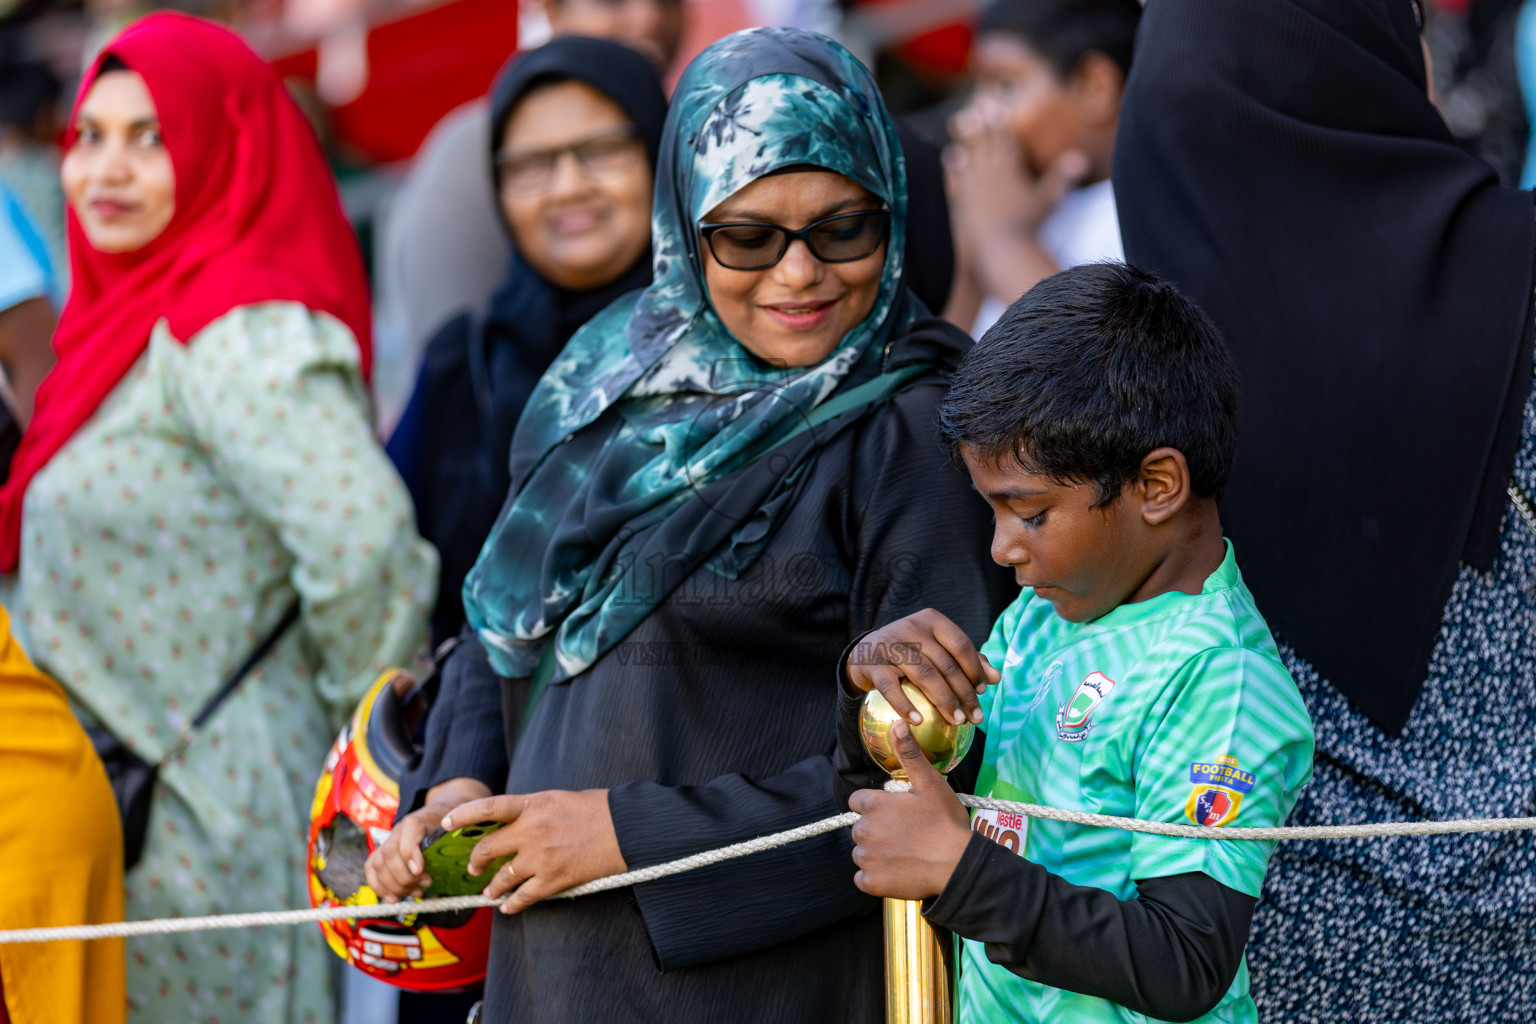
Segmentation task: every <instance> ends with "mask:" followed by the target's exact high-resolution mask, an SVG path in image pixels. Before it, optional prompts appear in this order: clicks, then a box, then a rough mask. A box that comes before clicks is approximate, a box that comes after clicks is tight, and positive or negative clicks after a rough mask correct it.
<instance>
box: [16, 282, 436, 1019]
mask: <svg viewBox="0 0 1536 1024" xmlns="http://www.w3.org/2000/svg"><path fill="white" fill-rule="evenodd" d="M436 583H437V558H436V554H435V552H434V551H433V550H432V549H431V547H430V546H428V545H427V543H426V542H425V541H423V540H421V538H420V537H419V536H418V534H417V532H416V525H415V519H414V517H413V514H412V511H411V503H410V499H409V497H408V495H407V494H406V491H405V488H404V486H403V485H402V484H401V482H400V480H399V478H398V477H397V476H396V475H395V472H394V470H393V468H392V467H391V466H390V464H389V462H388V460H387V459H386V458H385V456H384V454H383V452H382V450H381V449H380V448H379V446H378V444H377V443H376V442H375V440H374V438H373V436H372V433H371V431H370V429H369V423H368V415H367V399H366V392H365V390H364V386H363V383H362V380H361V378H360V375H359V373H358V360H357V346H356V344H355V342H354V341H353V339H352V336H351V334H350V333H349V332H348V331H347V329H346V328H345V327H344V326H342V325H341V323H340V322H338V321H337V320H335V319H333V318H331V317H330V316H328V315H325V314H315V313H312V312H310V311H309V310H308V309H306V308H305V307H303V306H301V305H298V304H296V303H276V302H274V303H264V304H260V305H252V306H245V307H241V308H238V309H235V310H232V311H231V312H229V313H227V314H226V315H224V316H223V317H221V318H220V319H218V320H216V321H214V322H213V323H212V324H210V325H209V326H208V327H207V328H205V329H204V330H203V331H202V332H201V333H200V334H199V335H198V336H197V337H196V338H195V339H194V340H193V342H192V343H191V344H188V345H182V344H180V343H179V342H178V341H176V339H174V338H172V337H171V335H170V334H169V332H168V330H167V329H166V325H165V322H164V321H161V322H160V323H159V324H157V325H156V327H155V329H154V332H153V334H152V335H151V338H150V343H149V347H148V349H147V351H146V352H145V354H144V355H143V356H142V357H141V358H140V360H139V362H138V363H137V364H135V366H134V367H133V369H132V370H130V371H129V373H128V375H127V376H126V377H124V378H123V380H122V381H121V382H120V383H119V384H118V386H117V388H116V389H115V390H114V391H113V392H112V393H111V395H109V396H108V398H107V399H106V401H104V402H103V403H102V405H101V407H100V409H99V410H98V411H97V412H96V415H95V416H94V417H93V418H92V419H91V420H90V421H89V422H88V423H86V425H85V426H84V427H82V428H81V430H80V431H79V433H77V434H76V435H75V436H74V438H72V439H71V440H70V442H69V443H68V444H67V445H66V446H65V447H64V448H63V449H62V450H61V451H60V452H59V454H58V455H57V456H56V457H55V458H54V459H53V461H52V462H50V463H49V464H48V466H47V467H46V468H44V469H43V471H42V472H40V473H39V474H38V475H37V477H36V478H35V479H34V480H33V482H32V485H31V487H30V488H29V489H28V491H27V496H26V505H25V516H24V523H23V539H22V554H21V570H20V588H19V595H18V597H19V602H20V605H21V616H20V617H21V620H22V623H23V632H24V635H25V636H26V638H27V647H28V651H29V653H30V654H31V655H32V656H33V658H34V659H35V660H36V662H37V663H38V665H39V667H41V668H43V669H44V670H45V671H46V672H48V673H49V674H50V675H52V676H53V677H54V678H56V679H57V680H58V681H59V682H60V683H61V684H63V686H64V687H65V688H66V689H67V690H68V691H69V693H70V696H71V697H72V698H73V700H74V701H75V702H76V704H77V705H78V706H79V708H80V709H81V712H82V715H83V716H86V717H92V718H95V719H96V720H98V721H101V722H103V723H105V724H107V725H109V726H110V727H111V728H112V729H113V730H114V731H115V732H117V734H118V735H120V736H122V737H123V738H124V739H125V740H127V741H128V742H129V743H130V744H131V745H132V746H133V747H134V749H135V750H137V751H138V752H139V754H140V755H141V756H143V757H144V758H145V759H146V760H148V761H156V760H158V759H159V758H160V757H161V756H162V755H163V753H164V752H165V750H166V749H167V747H168V746H169V745H170V744H171V743H172V742H173V741H174V739H175V737H176V735H177V734H178V732H179V731H180V730H181V728H182V727H183V726H185V725H186V724H187V722H188V721H189V720H190V718H191V716H192V715H194V714H195V713H196V711H197V709H198V708H199V706H200V705H201V704H202V702H203V701H204V699H205V698H206V696H207V695H208V694H209V693H211V692H212V691H213V690H214V689H215V688H216V687H217V686H218V684H219V682H220V680H222V679H223V678H225V677H226V676H227V675H228V674H229V673H230V672H231V671H232V670H233V668H234V667H235V666H236V665H238V664H239V663H240V662H241V661H242V660H244V658H245V657H246V655H247V654H248V653H249V652H250V650H251V649H252V648H253V647H254V646H255V645H256V643H257V641H258V640H259V639H260V638H261V637H262V636H263V635H264V634H265V633H266V632H267V631H268V630H269V629H270V627H271V626H272V624H273V623H275V622H276V621H277V620H278V618H279V617H280V616H281V615H282V613H283V611H284V609H285V608H286V606H287V605H288V604H289V602H290V601H291V600H292V598H293V595H294V593H295V592H297V593H298V595H299V596H300V597H301V598H302V599H303V617H302V619H301V620H300V627H299V628H295V629H293V630H291V631H290V632H289V633H288V635H287V636H286V637H285V638H284V639H283V641H282V642H281V644H279V646H278V647H277V648H276V649H275V650H274V651H273V652H272V654H270V655H269V656H268V657H267V659H266V660H265V661H264V662H263V664H262V665H261V667H260V669H259V670H258V671H256V672H254V673H252V675H251V676H250V677H248V679H247V681H246V683H245V684H244V686H243V687H242V688H241V690H240V691H239V692H238V693H237V694H236V695H235V696H234V697H233V698H231V699H230V701H229V702H228V703H227V704H225V705H224V707H223V708H222V709H220V711H219V713H218V715H217V716H216V717H215V718H214V719H213V720H212V721H211V722H210V723H209V725H208V726H207V727H206V729H205V730H204V731H203V732H201V733H200V734H199V736H198V738H197V739H196V740H195V741H194V742H193V744H192V746H191V747H190V748H189V749H188V750H187V752H186V753H185V755H184V756H183V757H182V758H181V759H179V760H178V761H177V762H175V763H174V764H172V765H171V766H170V767H169V768H168V770H166V771H164V772H163V773H161V776H160V785H159V786H157V788H156V791H155V796H154V802H153V809H152V811H151V818H150V832H149V839H148V842H147V845H146V848H145V853H144V858H143V860H142V861H141V862H140V863H139V864H138V866H137V867H136V868H134V870H132V871H131V872H130V873H129V874H128V877H127V916H128V918H129V919H130V920H137V919H144V918H152V917H166V916H173V915H179V916H187V915H198V914H220V913H229V912H238V911H248V910H267V909H277V908H287V907H303V906H307V896H306V890H305V839H306V829H307V826H308V809H309V801H310V796H311V794H312V792H313V787H314V782H315V778H316V776H317V774H318V772H319V770H320V766H321V762H322V761H323V759H324V757H325V752H326V748H327V745H328V744H329V742H330V741H331V739H332V738H333V737H334V735H335V732H336V730H337V729H338V728H339V727H340V724H341V722H342V721H343V719H344V717H345V716H346V715H347V714H348V712H349V711H350V710H351V708H352V706H353V704H354V702H355V701H356V700H357V699H358V698H359V697H360V696H361V695H362V693H363V692H364V690H365V689H366V688H367V686H368V684H369V683H370V682H371V681H372V679H373V678H374V677H375V675H376V674H377V673H378V672H379V671H380V670H381V669H383V668H384V667H385V666H388V665H392V664H407V663H408V662H407V660H406V659H409V658H410V657H411V656H412V655H413V654H414V653H416V651H417V650H418V648H419V646H420V645H421V644H422V643H423V642H424V639H425V623H426V613H427V611H428V609H430V607H431V604H432V600H433V597H434V595H435V588H436ZM337 963H338V961H336V960H335V958H334V957H333V956H332V955H331V954H330V953H329V952H328V951H327V950H326V948H325V946H324V944H323V942H322V941H321V938H320V933H319V931H318V929H316V928H314V927H300V928H265V929H258V930H251V931H216V932H204V933H191V934H185V935H172V936H165V937H157V938H139V939H130V940H129V941H128V992H129V1001H130V1007H131V1009H130V1015H129V1020H130V1021H131V1022H134V1024H188V1022H193V1021H198V1022H204V1021H206V1022H218V1024H237V1022H252V1024H255V1022H261V1024H287V1022H293V1024H297V1022H306V1024H308V1022H315V1024H325V1022H329V1021H331V1020H332V1019H333V1018H334V1016H335V1010H334V1004H335V998H334V992H333V988H334V985H333V978H334V975H335V972H336V968H337Z"/></svg>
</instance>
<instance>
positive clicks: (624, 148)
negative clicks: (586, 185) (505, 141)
mask: <svg viewBox="0 0 1536 1024" xmlns="http://www.w3.org/2000/svg"><path fill="white" fill-rule="evenodd" d="M639 152H640V136H639V133H638V132H636V131H635V129H634V128H633V127H629V128H620V129H617V130H613V131H605V132H600V133H598V134H595V135H589V136H587V137H586V138H584V139H578V140H576V141H575V142H572V143H570V144H569V145H565V146H551V147H550V148H549V149H531V150H524V151H523V152H521V153H519V152H516V151H515V150H514V151H510V152H509V151H507V150H502V151H501V152H499V153H497V154H496V174H497V177H498V179H499V180H500V182H501V190H502V191H503V192H510V193H513V194H514V195H535V194H537V193H539V192H543V191H546V190H547V189H548V188H549V187H550V186H551V185H553V184H554V183H555V169H556V168H557V167H559V166H560V159H561V158H562V157H564V156H565V154H567V153H569V154H570V155H571V157H572V158H573V159H574V160H575V161H576V168H577V170H579V171H580V172H581V173H582V174H583V175H584V176H585V177H586V178H587V179H588V180H596V179H601V178H617V177H618V176H619V175H621V174H623V173H625V172H626V171H629V170H630V169H632V168H633V167H634V165H635V157H636V156H638V155H639Z"/></svg>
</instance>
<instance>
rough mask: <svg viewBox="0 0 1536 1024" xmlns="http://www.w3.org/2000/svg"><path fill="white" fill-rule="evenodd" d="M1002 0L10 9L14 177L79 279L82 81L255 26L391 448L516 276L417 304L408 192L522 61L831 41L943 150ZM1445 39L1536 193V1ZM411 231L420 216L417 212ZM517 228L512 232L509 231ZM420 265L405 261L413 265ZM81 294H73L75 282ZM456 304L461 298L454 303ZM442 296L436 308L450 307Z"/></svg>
mask: <svg viewBox="0 0 1536 1024" xmlns="http://www.w3.org/2000/svg"><path fill="white" fill-rule="evenodd" d="M983 6H984V4H983V2H982V0H521V2H516V0H447V2H441V0H183V2H182V3H179V4H148V3H143V2H140V0H0V180H3V181H4V182H5V183H6V184H7V185H9V186H10V187H11V189H12V190H13V191H14V193H15V194H16V196H17V197H18V198H19V200H20V202H21V204H22V205H23V207H24V208H25V209H26V210H27V212H28V213H29V214H30V215H31V217H32V219H33V221H34V222H35V223H36V224H37V225H38V226H39V228H40V229H41V231H42V233H43V235H44V241H45V242H46V245H47V248H48V253H49V255H50V257H51V258H52V262H53V266H54V267H55V268H56V271H57V272H58V274H59V275H60V277H61V278H63V277H65V276H67V268H68V261H67V259H66V258H65V253H64V200H63V196H62V193H61V191H60V188H59V184H58V163H59V159H60V152H59V148H58V142H59V139H60V137H61V134H62V131H63V125H64V121H65V119H66V117H67V116H68V110H69V103H70V101H71V99H72V98H73V96H74V94H75V88H76V85H77V84H78V81H79V76H80V73H81V71H82V69H83V68H85V67H86V66H87V65H88V63H89V61H90V59H91V57H92V56H94V54H95V52H96V50H97V49H98V48H99V46H100V45H101V44H103V43H105V42H106V41H107V40H108V39H109V38H110V37H111V36H112V35H113V33H115V32H116V31H118V30H119V29H120V28H122V27H123V26H124V25H125V24H127V23H128V22H129V21H131V20H132V19H133V18H135V17H136V16H138V15H141V14H144V13H147V12H148V11H150V10H154V9H167V8H171V9H179V10H184V11H187V12H189V13H193V14H197V15H200V16H203V17H207V18H211V19H214V20H216V21H219V22H222V23H224V24H227V25H229V26H231V27H233V28H235V29H237V30H238V31H239V32H240V33H241V34H242V35H243V36H244V37H245V38H246V39H247V40H248V41H249V42H250V43H251V44H252V45H253V46H254V47H255V48H256V50H257V51H258V52H259V53H260V54H262V55H263V56H264V57H266V58H267V59H269V60H271V61H272V62H273V63H274V64H275V65H276V66H277V67H278V68H279V69H280V70H281V71H282V73H283V75H284V76H285V79H286V80H287V82H288V83H289V86H290V88H291V89H292V91H293V93H294V95H295V96H296V97H297V98H299V100H300V102H301V104H302V106H303V107H304V109H305V111H306V112H307V113H308V114H309V115H310V117H311V119H312V120H313V122H314V124H315V127H316V129H317V131H318V132H319V134H320V137H321V139H322V142H323V143H324V145H325V147H326V152H327V154H328V155H329V157H330V160H331V165H332V167H333V169H334V171H335V173H336V176H337V179H338V181H339V183H340V185H341V189H342V194H343V197H344V201H345V204H346V208H347V212H348V215H349V216H350V218H351V220H352V223H353V226H354V227H355V228H356V230H357V232H358V236H359V238H360V239H361V241H362V244H363V247H364V253H365V257H366V258H367V260H368V265H369V272H370V276H371V279H372V284H373V294H374V302H375V309H374V314H375V318H376V319H375V335H374V345H375V357H376V360H377V370H376V373H375V376H374V387H375V397H376V399H377V413H378V425H379V430H380V433H381V436H385V437H387V436H388V434H389V432H390V430H391V429H392V427H393V426H394V424H395V423H396V421H397V420H398V418H399V415H400V413H401V411H402V409H403V407H404V404H405V400H406V398H407V397H408V395H409V393H410V389H411V384H412V382H413V380H414V374H415V367H416V365H417V363H418V361H419V358H420V355H421V352H422V350H423V349H424V347H425V345H426V342H427V340H428V339H430V338H431V336H432V334H433V332H434V330H435V329H436V328H437V327H439V326H441V324H442V323H443V322H444V321H446V320H447V319H449V318H450V317H451V316H453V315H455V314H456V313H459V312H462V310H463V309H467V308H470V307H471V306H474V305H478V304H479V303H480V302H482V301H483V300H484V298H485V297H486V296H487V295H488V294H489V292H490V290H491V287H492V286H493V285H494V283H495V282H496V281H497V280H498V279H499V277H500V274H501V268H500V267H499V266H495V265H492V266H490V267H486V268H485V269H484V271H483V272H482V274H481V275H479V277H478V278H477V279H476V280H470V281H465V282H462V287H461V289H460V290H461V291H464V292H472V291H474V290H476V289H479V290H480V291H481V294H479V295H473V296H472V295H470V294H461V295H455V294H449V295H446V296H442V297H441V298H439V297H437V296H433V297H432V298H431V299H429V300H427V301H425V303H424V304H423V303H421V302H418V301H416V300H415V297H413V296H409V295H406V294H402V292H404V291H408V288H409V286H408V285H402V284H400V283H399V279H400V277H401V274H400V273H394V274H392V273H391V271H392V269H393V268H392V266H391V258H390V256H389V255H388V252H389V249H390V247H391V246H397V247H398V246H404V245H406V244H407V243H405V242H404V241H403V237H404V235H405V232H404V231H403V229H400V228H399V227H398V224H399V220H400V214H399V211H400V208H401V205H402V204H401V201H400V200H401V196H402V194H403V193H408V192H409V186H408V182H409V180H410V174H411V170H412V167H413V165H414V164H416V163H418V162H422V161H424V160H429V159H431V157H432V155H433V152H434V150H433V147H432V146H430V145H428V144H427V140H428V139H429V137H430V136H431V135H432V133H433V130H434V128H436V129H438V131H439V134H443V133H444V132H447V131H451V129H452V125H453V118H451V117H450V116H449V115H451V114H452V113H453V112H454V111H455V110H456V109H458V108H460V107H462V106H464V105H466V104H475V103H476V102H479V103H483V102H484V99H483V97H484V96H485V93H486V90H487V88H488V87H489V85H490V82H491V80H492V78H493V76H494V75H495V73H496V70H497V69H498V68H499V67H500V66H501V65H502V63H503V62H504V61H505V60H506V59H507V57H508V56H509V55H510V54H512V53H514V52H516V51H517V50H519V49H530V48H532V47H535V46H538V45H539V44H540V43H542V42H544V41H546V40H547V39H548V38H550V35H551V32H552V31H561V32H564V33H566V34H591V35H601V36H618V37H623V38H625V39H626V40H627V41H630V42H633V43H636V44H638V45H641V46H642V47H645V48H647V49H648V52H649V55H651V56H652V57H653V59H654V60H656V61H657V62H658V63H659V64H661V65H663V66H664V67H665V69H666V72H667V75H668V77H667V83H668V86H669V87H670V86H671V84H673V83H674V82H675V81H676V77H677V75H678V73H679V72H680V71H681V69H682V68H683V67H684V66H686V64H687V63H688V61H689V60H691V59H692V58H693V56H694V55H695V54H697V53H698V52H699V50H701V49H703V47H705V46H707V45H708V44H709V43H710V42H712V41H714V40H715V39H718V38H720V37H721V36H723V35H725V34H727V33H729V32H733V31H736V30H737V29H741V28H746V27H750V26H753V25H794V26H799V27H804V28H811V29H815V30H817V31H820V32H824V33H826V34H828V35H831V36H833V37H834V38H836V39H838V40H839V41H840V42H843V43H844V44H845V45H847V46H848V47H849V48H850V49H851V50H852V51H853V52H854V53H855V54H857V55H858V56H859V57H860V58H861V59H863V60H864V61H865V63H867V64H868V65H869V66H870V67H871V68H872V69H873V70H874V72H875V75H876V78H877V80H878V81H879V82H880V84H881V87H882V89H883V90H884V93H885V98H886V102H887V103H888V105H889V106H890V108H891V111H892V112H893V113H894V114H896V115H897V116H899V117H903V118H905V119H906V122H907V123H908V124H909V125H910V126H911V127H913V128H914V129H915V130H916V131H917V132H919V133H920V134H922V135H924V136H926V137H927V138H928V139H929V141H931V142H933V143H934V144H936V145H938V146H944V145H945V144H946V143H948V142H949V141H950V139H949V134H950V131H951V125H952V123H953V122H952V115H953V114H954V113H955V112H956V111H958V110H959V109H960V108H961V107H962V106H963V105H964V103H965V101H966V98H967V96H968V95H969V94H970V91H971V88H972V84H973V83H972V77H971V76H970V75H969V74H968V68H969V66H970V62H971V58H972V53H971V50H972V43H973V37H974V32H973V24H974V21H975V19H976V17H977V16H978V14H979V13H980V11H981V9H982V7H983ZM1426 22H1427V23H1426V26H1425V40H1426V43H1427V45H1428V47H1429V51H1430V56H1431V60H1432V66H1433V71H1434V86H1435V93H1436V100H1437V103H1438V105H1439V106H1440V108H1441V111H1442V113H1443V114H1444V116H1445V119H1446V121H1447V123H1448V124H1449V126H1450V128H1451V130H1452V132H1453V133H1454V134H1455V135H1456V137H1457V138H1458V139H1460V140H1461V141H1462V142H1463V144H1464V145H1465V146H1466V148H1467V149H1468V150H1469V151H1471V152H1474V153H1476V154H1477V155H1479V156H1481V157H1483V158H1484V159H1485V160H1487V161H1488V162H1489V163H1490V164H1491V165H1492V166H1493V167H1494V168H1495V169H1497V170H1498V172H1499V175H1500V177H1501V178H1502V179H1503V181H1504V183H1506V184H1523V185H1525V186H1530V185H1531V184H1533V183H1536V159H1532V158H1531V154H1530V122H1531V110H1532V107H1533V105H1536V0H1431V3H1430V4H1429V5H1428V7H1427V10H1426ZM405 216H407V217H408V216H410V214H409V212H407V214H406V215H405ZM492 230H499V225H494V224H493V225H492ZM411 258H412V257H411V255H410V254H402V256H401V261H403V262H406V263H408V262H409V260H410V259H411ZM63 286H67V281H61V287H63ZM449 290H450V291H452V288H450V289H449ZM433 300H435V301H433Z"/></svg>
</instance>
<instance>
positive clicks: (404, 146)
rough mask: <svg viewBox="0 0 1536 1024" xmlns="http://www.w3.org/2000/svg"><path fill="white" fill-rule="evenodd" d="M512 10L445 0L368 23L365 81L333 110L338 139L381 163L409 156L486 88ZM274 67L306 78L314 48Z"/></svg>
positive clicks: (502, 0) (509, 1) (505, 46)
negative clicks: (351, 97)
mask: <svg viewBox="0 0 1536 1024" xmlns="http://www.w3.org/2000/svg"><path fill="white" fill-rule="evenodd" d="M517 8H518V5H517V3H516V2H515V0H451V2H449V3H445V4H441V5H438V6H435V7H429V8H427V9H426V10H423V11H420V12H418V13H413V14H410V15H408V16H406V17H403V18H399V19H397V20H394V21H387V22H383V23H381V24H378V25H375V26H373V27H372V28H371V29H370V30H369V32H368V84H367V86H366V87H365V88H364V90H363V92H362V94H361V95H360V96H358V98H357V99H355V100H353V101H352V102H350V103H348V104H346V105H345V106H341V107H337V108H336V109H335V110H334V111H333V112H332V116H333V123H334V126H335V130H336V134H337V136H338V138H339V139H340V140H341V141H343V142H345V143H346V144H347V145H348V146H349V147H350V148H351V149H354V150H356V151H358V152H359V153H361V154H362V155H364V156H366V157H368V158H369V159H372V160H375V161H378V162H381V163H389V162H393V161H396V160H404V159H407V158H408V157H410V156H412V155H413V154H414V153H415V152H416V149H417V147H419V146H420V145H421V141H422V140H423V139H424V138H426V136H427V132H429V131H431V130H432V126H433V125H435V124H437V122H438V121H439V120H440V119H441V118H442V116H443V115H444V114H446V113H447V112H448V111H450V110H452V109H453V108H454V107H457V106H459V105H460V104H462V103H467V102H468V101H470V100H472V99H475V98H477V97H479V96H483V95H485V93H486V91H487V90H488V89H489V88H490V85H491V79H492V78H494V77H495V75H496V71H497V69H499V68H500V67H501V65H502V64H503V63H505V62H506V60H507V58H508V57H510V56H511V55H512V51H513V50H515V49H517ZM272 64H273V66H274V67H276V68H277V70H278V72H279V73H280V74H281V75H283V77H285V78H298V79H301V80H304V81H307V82H311V83H312V82H313V81H314V79H315V70H316V66H317V56H316V51H315V50H314V48H310V49H307V50H301V51H299V52H298V53H293V54H289V55H287V56H284V57H279V58H276V59H275V60H273V61H272Z"/></svg>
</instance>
